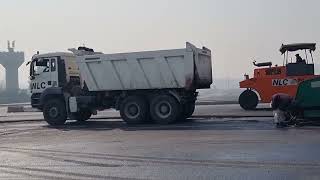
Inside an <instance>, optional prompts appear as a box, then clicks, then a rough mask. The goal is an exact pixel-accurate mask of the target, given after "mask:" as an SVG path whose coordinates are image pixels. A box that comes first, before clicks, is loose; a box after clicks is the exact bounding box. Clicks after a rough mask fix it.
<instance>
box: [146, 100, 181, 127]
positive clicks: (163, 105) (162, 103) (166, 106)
mask: <svg viewBox="0 0 320 180" xmlns="http://www.w3.org/2000/svg"><path fill="white" fill-rule="evenodd" d="M180 113H181V107H180V104H179V102H178V101H177V100H176V99H175V98H174V97H172V96H170V95H158V96H156V97H155V98H153V99H152V100H151V103H150V115H151V118H152V119H153V120H154V121H155V122H156V123H158V124H170V123H174V122H175V121H177V120H178V118H179V116H180Z"/></svg>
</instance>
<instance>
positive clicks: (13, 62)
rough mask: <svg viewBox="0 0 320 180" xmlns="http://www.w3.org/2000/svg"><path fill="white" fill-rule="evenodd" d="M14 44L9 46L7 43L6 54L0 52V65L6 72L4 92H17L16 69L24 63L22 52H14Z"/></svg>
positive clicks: (17, 79)
mask: <svg viewBox="0 0 320 180" xmlns="http://www.w3.org/2000/svg"><path fill="white" fill-rule="evenodd" d="M14 48H15V42H14V41H13V42H12V43H11V45H10V41H8V52H0V64H1V65H2V66H3V67H4V68H5V70H6V90H7V91H18V90H19V78H18V69H19V67H20V66H21V65H22V63H23V62H24V52H15V51H14Z"/></svg>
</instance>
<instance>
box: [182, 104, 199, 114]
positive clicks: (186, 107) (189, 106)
mask: <svg viewBox="0 0 320 180" xmlns="http://www.w3.org/2000/svg"><path fill="white" fill-rule="evenodd" d="M195 108H196V104H195V102H192V103H187V104H185V105H184V110H183V112H184V116H185V117H186V118H189V117H191V116H192V114H193V113H194V110H195Z"/></svg>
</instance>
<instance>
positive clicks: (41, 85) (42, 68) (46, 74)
mask: <svg viewBox="0 0 320 180" xmlns="http://www.w3.org/2000/svg"><path fill="white" fill-rule="evenodd" d="M56 71H57V58H55V57H53V58H40V59H38V60H37V61H36V62H35V64H34V66H33V72H34V73H33V74H34V79H33V80H32V83H31V91H32V93H41V92H42V91H44V90H45V89H47V88H50V87H53V86H56V83H57V80H56V79H58V78H57V76H58V75H57V73H56Z"/></svg>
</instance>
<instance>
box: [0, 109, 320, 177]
mask: <svg viewBox="0 0 320 180" xmlns="http://www.w3.org/2000/svg"><path fill="white" fill-rule="evenodd" d="M198 108H203V109H202V111H205V110H204V109H208V110H210V109H211V110H212V109H214V108H215V107H213V106H212V107H211V106H207V107H198ZM198 111H199V109H198ZM105 113H106V114H108V113H107V112H105ZM12 117H14V115H12ZM12 117H11V118H12ZM20 117H21V116H17V117H16V118H17V119H18V118H20ZM319 154H320V127H317V126H305V127H299V128H296V127H292V128H288V129H283V130H279V129H275V128H274V126H273V124H272V118H271V117H250V118H248V117H247V118H210V117H207V118H206V117H202V118H200V117H198V118H193V119H191V120H190V121H189V122H187V123H183V124H173V125H166V126H158V125H152V124H150V125H141V126H135V127H129V126H127V125H126V124H124V123H123V122H122V121H121V119H119V118H115V119H101V118H99V119H91V120H90V121H88V122H85V123H77V122H72V121H71V122H68V124H67V125H66V126H63V127H59V128H52V127H49V126H48V125H47V124H46V123H45V122H41V121H30V122H28V121H23V122H11V123H1V124H0V159H1V162H0V179H67V180H68V179H118V180H122V179H191V180H195V179H217V180H220V179H221V180H230V179H243V180H246V179H252V180H256V179H259V180H270V179H279V180H285V179H288V180H294V179H311V180H318V179H320V155H319Z"/></svg>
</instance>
